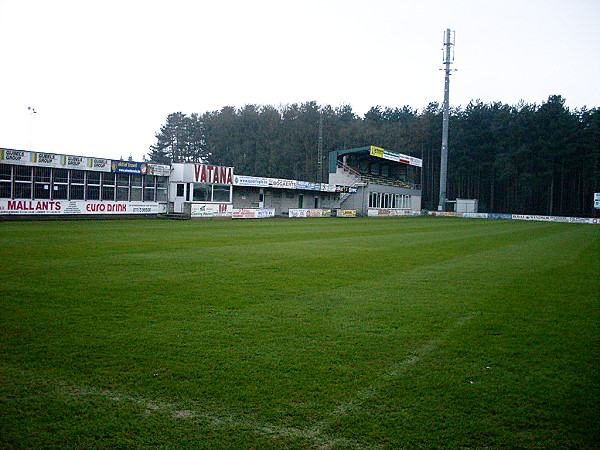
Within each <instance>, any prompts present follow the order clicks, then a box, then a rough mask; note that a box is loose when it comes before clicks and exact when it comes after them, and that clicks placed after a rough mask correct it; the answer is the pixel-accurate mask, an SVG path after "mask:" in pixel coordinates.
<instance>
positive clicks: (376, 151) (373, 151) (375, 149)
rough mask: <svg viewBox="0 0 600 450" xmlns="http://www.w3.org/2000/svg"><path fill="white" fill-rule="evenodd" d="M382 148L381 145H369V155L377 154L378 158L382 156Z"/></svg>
mask: <svg viewBox="0 0 600 450" xmlns="http://www.w3.org/2000/svg"><path fill="white" fill-rule="evenodd" d="M383 151H384V150H383V149H382V148H381V147H375V146H374V145H371V156H379V157H380V158H383Z"/></svg>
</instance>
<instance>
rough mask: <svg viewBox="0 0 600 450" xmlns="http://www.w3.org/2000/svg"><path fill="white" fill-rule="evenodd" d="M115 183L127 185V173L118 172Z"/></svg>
mask: <svg viewBox="0 0 600 450" xmlns="http://www.w3.org/2000/svg"><path fill="white" fill-rule="evenodd" d="M117 184H118V185H119V186H124V187H129V174H127V173H120V174H118V175H117Z"/></svg>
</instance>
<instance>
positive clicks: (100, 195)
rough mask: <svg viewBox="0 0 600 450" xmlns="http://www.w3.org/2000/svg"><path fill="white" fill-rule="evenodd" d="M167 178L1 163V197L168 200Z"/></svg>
mask: <svg viewBox="0 0 600 450" xmlns="http://www.w3.org/2000/svg"><path fill="white" fill-rule="evenodd" d="M167 187H168V177H157V176H154V175H137V174H125V173H112V172H96V171H86V170H76V169H62V168H49V167H28V166H12V165H9V164H0V198H10V199H34V200H35V199H44V200H46V199H48V200H107V201H146V202H156V201H167Z"/></svg>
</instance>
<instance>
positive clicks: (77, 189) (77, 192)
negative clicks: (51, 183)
mask: <svg viewBox="0 0 600 450" xmlns="http://www.w3.org/2000/svg"><path fill="white" fill-rule="evenodd" d="M84 191H85V186H84V185H83V184H72V185H71V200H84Z"/></svg>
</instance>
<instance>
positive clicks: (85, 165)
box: [0, 148, 111, 172]
mask: <svg viewBox="0 0 600 450" xmlns="http://www.w3.org/2000/svg"><path fill="white" fill-rule="evenodd" d="M0 163H9V164H27V165H29V166H36V167H56V168H64V169H80V170H95V171H99V172H110V171H111V160H110V159H102V158H87V157H84V156H69V155H58V154H55V153H36V152H27V151H25V150H9V149H4V148H2V149H0Z"/></svg>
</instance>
